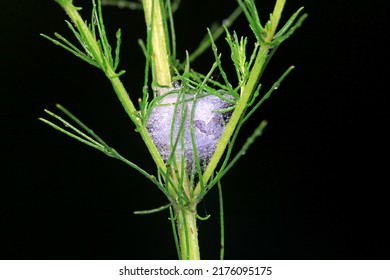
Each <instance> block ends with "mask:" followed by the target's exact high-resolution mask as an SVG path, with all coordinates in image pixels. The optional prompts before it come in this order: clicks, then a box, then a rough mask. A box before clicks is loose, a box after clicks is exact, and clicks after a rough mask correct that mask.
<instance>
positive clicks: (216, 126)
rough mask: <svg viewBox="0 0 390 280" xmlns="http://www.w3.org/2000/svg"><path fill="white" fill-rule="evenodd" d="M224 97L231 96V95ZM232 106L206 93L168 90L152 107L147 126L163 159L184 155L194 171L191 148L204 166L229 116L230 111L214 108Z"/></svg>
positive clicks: (188, 167)
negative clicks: (224, 111)
mask: <svg viewBox="0 0 390 280" xmlns="http://www.w3.org/2000/svg"><path fill="white" fill-rule="evenodd" d="M176 92H177V91H176ZM224 97H225V99H226V98H228V99H231V100H233V97H231V96H230V95H224ZM231 106H232V103H231V102H228V101H226V100H223V99H221V98H220V97H218V96H215V95H210V94H207V93H199V94H185V93H171V94H169V93H168V94H167V95H166V96H164V97H163V98H161V99H160V100H159V101H158V102H157V103H156V104H155V106H154V107H153V109H152V110H151V112H150V115H149V118H148V121H147V129H148V131H149V133H150V136H151V138H152V139H153V141H154V143H155V145H156V147H157V149H158V150H159V152H160V154H161V157H162V158H163V160H164V161H165V162H167V161H168V159H169V158H170V156H171V155H174V156H175V157H176V160H178V159H179V160H180V159H182V156H184V159H185V163H186V167H187V169H189V170H190V171H194V170H195V169H196V166H195V153H194V151H196V152H197V157H198V159H199V161H200V163H201V165H202V168H204V167H205V165H206V164H207V163H208V161H209V159H210V158H211V156H212V155H213V153H214V151H215V148H216V145H217V142H218V140H219V138H220V137H221V136H222V134H223V132H224V130H225V124H226V123H227V121H228V119H229V118H230V115H231V113H229V112H227V113H221V112H216V111H217V110H223V109H226V108H229V107H231ZM192 133H193V138H192V136H191V135H192ZM192 139H194V141H193V140H192Z"/></svg>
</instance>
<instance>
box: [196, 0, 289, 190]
mask: <svg viewBox="0 0 390 280" xmlns="http://www.w3.org/2000/svg"><path fill="white" fill-rule="evenodd" d="M285 2H286V0H277V1H276V4H275V8H274V12H273V14H272V20H271V26H270V29H269V31H268V33H267V35H266V36H265V40H264V43H262V44H261V45H260V50H259V53H258V54H257V56H256V60H255V62H254V65H253V68H252V69H251V71H250V75H249V78H248V81H247V82H246V84H245V85H244V86H242V87H241V97H240V99H239V100H238V102H237V105H236V107H235V109H234V111H233V114H232V116H231V118H230V121H229V122H228V124H227V125H226V128H225V132H224V134H223V135H222V137H221V138H220V140H219V141H218V145H217V148H216V150H215V153H214V155H213V156H212V158H211V160H210V163H209V164H208V166H207V168H206V170H205V171H204V173H203V184H207V182H208V180H209V179H210V178H211V176H212V175H213V173H214V170H215V169H216V167H217V165H218V163H219V161H220V159H221V158H222V156H223V154H224V152H225V149H226V147H227V146H228V144H229V141H230V138H231V137H232V135H233V133H234V131H235V129H236V127H237V125H238V123H239V121H240V119H241V117H242V115H243V113H244V112H245V109H246V107H247V104H248V102H249V100H250V98H251V97H252V95H253V93H254V91H255V90H256V87H257V84H258V81H259V78H260V76H261V73H262V72H263V70H264V67H265V64H266V63H265V62H266V59H267V55H268V53H269V50H270V45H269V43H270V42H271V41H272V39H273V37H274V35H275V31H276V28H277V25H278V23H279V20H280V17H281V14H282V10H283V7H284V4H285ZM200 193H201V186H200V184H199V183H198V185H197V186H196V188H195V191H194V194H195V195H199V194H200Z"/></svg>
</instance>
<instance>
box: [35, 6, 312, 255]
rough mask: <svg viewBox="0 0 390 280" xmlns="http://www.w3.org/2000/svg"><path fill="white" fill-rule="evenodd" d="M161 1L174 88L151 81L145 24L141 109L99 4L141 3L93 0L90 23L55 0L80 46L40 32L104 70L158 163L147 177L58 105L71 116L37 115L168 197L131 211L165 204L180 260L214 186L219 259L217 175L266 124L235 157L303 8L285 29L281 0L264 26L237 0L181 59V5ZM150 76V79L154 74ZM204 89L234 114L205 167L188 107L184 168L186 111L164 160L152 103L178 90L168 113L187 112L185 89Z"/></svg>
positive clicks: (189, 251) (191, 245)
mask: <svg viewBox="0 0 390 280" xmlns="http://www.w3.org/2000/svg"><path fill="white" fill-rule="evenodd" d="M159 1H160V2H159V3H161V6H164V9H162V12H161V16H162V20H163V25H164V38H163V40H165V41H166V44H167V48H168V49H169V52H168V53H169V56H168V57H167V58H163V59H168V62H169V65H170V69H169V70H171V71H170V72H171V73H173V74H174V75H173V77H172V81H173V85H172V87H170V86H167V87H165V88H161V87H156V85H158V84H159V83H158V81H156V80H154V79H155V77H156V76H155V75H154V74H155V73H153V71H154V70H153V65H154V63H155V61H153V59H156V58H153V55H152V54H153V48H155V47H156V46H154V45H153V44H152V28H150V29H149V28H147V32H146V43H144V42H143V41H142V40H140V41H139V43H140V46H141V48H142V50H143V52H144V54H145V69H144V85H143V90H142V97H138V104H139V108H136V107H135V106H134V105H133V103H132V101H131V100H130V98H129V94H128V93H127V91H126V89H125V88H124V86H123V84H122V83H121V81H120V76H121V75H122V74H124V73H125V71H124V70H121V71H118V66H119V62H120V46H121V30H120V29H119V30H118V31H117V33H116V44H115V47H114V48H113V47H111V45H110V43H109V41H108V39H107V34H106V31H105V26H104V22H103V13H102V4H104V5H114V6H117V7H125V8H130V9H141V8H142V6H140V4H139V3H138V2H130V1H124V0H97V2H95V0H92V3H93V7H92V14H91V20H90V23H87V22H86V21H84V20H83V19H82V18H81V16H80V15H79V14H78V12H77V10H78V9H79V8H77V7H75V6H74V5H73V2H72V1H71V0H56V2H58V3H59V4H60V5H61V6H62V7H63V8H64V10H65V11H66V12H67V14H68V15H69V17H70V19H71V22H70V21H66V24H67V25H68V27H69V29H70V30H71V32H72V33H73V35H74V37H75V39H76V41H77V43H78V45H79V46H76V45H75V44H74V43H72V42H71V41H69V40H68V39H66V38H65V37H63V36H62V35H60V34H58V33H54V37H49V36H47V35H42V36H43V37H45V38H47V39H48V40H50V41H51V42H53V43H54V44H56V45H59V46H60V47H62V48H64V49H65V50H67V51H69V52H70V53H72V54H73V55H75V56H76V57H78V58H80V59H81V60H83V61H85V62H87V63H89V64H90V65H92V66H94V67H97V68H99V69H101V70H102V71H103V72H104V74H105V76H106V77H107V78H108V79H109V80H110V82H111V84H112V86H113V89H114V91H115V93H116V94H117V96H118V99H119V101H120V102H121V104H122V106H123V108H124V110H125V111H126V113H127V114H128V116H129V118H130V119H131V121H132V122H133V123H134V125H135V127H136V131H137V132H139V133H140V135H141V137H142V139H143V140H144V142H145V144H146V146H147V148H148V150H149V151H150V154H151V156H152V158H153V160H154V161H155V163H156V167H157V173H156V175H151V174H149V173H148V172H147V171H145V170H144V169H142V168H141V167H139V166H138V165H136V164H134V163H133V162H131V161H129V160H128V159H126V158H124V157H123V156H122V155H120V154H119V153H118V152H117V151H116V150H115V149H114V148H112V147H111V146H109V145H107V144H106V142H104V141H103V140H102V139H101V138H100V137H99V136H98V135H96V134H95V133H94V132H93V131H92V130H91V129H90V128H89V127H87V126H86V125H85V124H84V123H83V122H81V121H80V120H79V119H78V118H76V117H75V116H74V115H73V114H72V113H70V112H69V111H68V110H67V109H65V108H64V107H62V106H60V105H57V108H58V109H59V111H60V112H61V113H62V114H64V115H65V117H66V118H68V119H70V121H68V120H65V119H64V118H63V117H60V116H59V115H57V114H55V113H53V112H51V111H48V110H45V112H46V113H47V114H48V117H50V118H52V120H48V119H45V118H41V119H40V120H41V121H43V122H44V123H46V124H48V125H49V126H51V127H53V128H54V129H56V130H58V131H60V132H62V133H64V134H65V135H67V136H69V137H71V138H73V139H75V140H78V141H79V142H81V143H83V144H85V145H87V146H89V147H92V148H94V149H96V150H99V151H101V152H102V153H104V154H106V155H107V156H110V157H113V158H116V159H118V160H120V161H122V162H124V163H125V164H127V165H129V166H130V167H131V168H134V169H135V170H137V171H139V172H140V173H141V174H142V175H144V176H145V177H146V178H147V179H149V180H150V181H151V182H152V183H153V184H155V185H156V186H157V187H158V188H159V189H160V190H161V191H162V192H163V194H164V195H165V196H166V197H167V199H168V200H169V204H167V205H164V206H162V207H158V208H156V209H152V210H146V211H136V212H135V213H136V214H151V213H155V212H158V211H162V210H165V209H168V208H169V209H170V213H171V214H170V217H171V218H170V219H171V222H172V227H173V231H174V240H175V244H176V246H177V252H178V255H179V258H183V259H188V258H193V257H194V258H196V257H199V252H196V250H198V251H199V249H198V248H197V240H193V239H191V238H192V237H191V236H192V235H191V234H189V232H190V228H191V230H193V223H194V220H195V219H196V216H197V215H196V205H197V204H198V203H199V201H201V200H202V199H203V197H204V196H205V195H206V194H207V193H208V192H209V191H210V189H212V188H213V187H214V186H215V185H218V189H219V198H220V205H221V206H220V208H221V210H220V211H221V216H220V222H221V252H220V258H221V259H223V257H224V246H225V245H224V229H223V201H222V189H221V180H222V178H223V176H224V175H225V174H226V173H227V172H228V171H229V170H230V169H231V168H232V167H233V166H234V165H235V164H236V163H237V161H238V160H239V159H240V157H241V156H242V155H244V154H245V153H246V152H247V150H248V149H249V147H250V146H251V145H252V144H253V143H254V141H255V140H256V139H257V138H258V137H259V136H261V134H262V133H263V130H264V128H265V126H266V124H267V122H266V121H262V122H260V124H259V126H258V127H257V128H256V129H255V130H254V132H253V134H252V135H251V136H250V137H249V138H248V139H247V141H246V142H245V143H244V145H243V146H242V147H241V149H239V150H238V152H237V153H236V154H235V155H233V150H234V149H233V148H234V145H235V142H236V140H237V138H238V135H239V132H240V129H241V128H242V126H243V125H244V124H245V122H246V121H247V120H248V119H249V117H250V116H251V115H253V113H254V112H255V111H256V110H257V109H258V108H259V107H260V106H261V105H262V104H263V103H264V101H265V100H267V99H268V98H269V97H270V95H271V94H272V93H273V92H274V91H275V90H276V89H277V88H278V87H279V86H280V84H281V82H282V81H283V80H284V79H285V78H286V76H287V75H288V74H289V73H290V72H291V70H292V69H293V68H294V67H293V66H291V67H289V68H288V69H287V70H286V71H285V72H284V73H283V74H282V75H281V77H280V78H279V79H278V80H277V81H276V82H275V83H274V85H273V86H272V87H271V88H270V89H268V91H266V92H265V93H264V94H262V93H261V90H262V85H261V83H260V78H261V75H262V73H263V72H264V70H265V68H266V66H267V65H268V63H269V61H270V59H271V58H272V56H273V54H274V53H275V52H276V50H277V49H278V46H279V45H280V44H281V43H282V42H284V41H285V40H286V39H287V38H289V37H290V36H291V35H292V34H293V33H294V32H295V30H296V29H297V28H298V27H299V26H300V25H301V24H302V22H303V20H304V19H305V18H306V15H300V13H301V11H302V8H301V9H299V10H298V11H297V12H296V13H294V14H293V15H292V16H291V17H290V18H289V20H288V21H287V22H286V23H285V24H284V25H283V27H282V28H280V29H279V30H278V24H279V21H280V17H281V13H282V10H283V7H284V2H285V0H276V4H275V9H274V11H273V13H272V14H271V15H270V18H269V20H268V21H267V22H266V23H265V24H264V25H263V24H262V23H261V22H260V18H259V14H258V10H257V8H256V5H255V2H254V0H237V2H238V5H239V7H238V8H237V9H236V10H235V11H233V13H232V14H231V15H230V16H229V17H228V18H227V20H226V21H224V25H219V26H217V27H214V28H211V29H209V30H208V34H207V36H206V38H205V39H204V40H203V41H202V42H201V43H200V44H199V47H198V48H197V49H196V50H195V51H194V52H193V53H191V54H189V53H186V59H185V60H184V61H178V60H177V58H176V53H177V51H176V39H177V38H176V35H175V28H174V20H173V14H174V12H175V11H176V9H177V8H178V6H179V3H180V0H176V1H174V2H172V3H171V1H170V0H167V1H163V0H159ZM162 4H164V5H162ZM241 13H243V14H244V15H245V17H246V18H247V20H248V23H249V27H250V28H251V30H252V31H253V33H254V37H255V40H256V44H255V47H254V48H253V50H251V53H248V50H247V43H248V38H246V37H242V36H239V35H238V34H237V33H236V32H235V31H233V32H231V31H229V27H230V25H231V24H232V23H233V22H234V20H235V19H236V18H237V17H238V16H239V15H240V14H241ZM152 23H153V20H152ZM222 34H226V42H227V44H228V46H229V47H230V58H231V62H230V63H232V65H233V66H234V68H235V72H236V76H237V83H236V84H234V83H232V82H231V81H232V79H231V77H229V75H228V74H227V72H226V71H225V70H224V65H223V64H224V63H226V61H222V55H221V54H220V53H218V48H217V44H216V40H217V39H218V38H219V37H220V36H221V35H222ZM209 48H211V51H212V53H213V55H214V61H213V62H211V63H210V65H211V66H210V70H209V71H208V72H207V73H206V74H202V73H199V72H197V71H196V70H195V69H192V67H191V63H192V62H193V61H194V60H195V59H196V58H198V57H199V56H200V55H201V54H202V53H204V51H205V50H207V49H209ZM162 57H164V56H162ZM157 59H160V58H157ZM214 74H219V75H220V77H221V80H219V81H216V80H213V79H212V76H213V75H214ZM150 77H152V79H151V78H150ZM174 85H179V86H174ZM204 92H207V94H209V95H215V96H217V97H219V98H221V99H224V100H225V101H226V102H229V103H230V104H231V106H229V107H228V108H225V109H221V110H217V112H219V113H226V112H231V113H232V115H231V118H230V120H229V122H228V123H227V124H226V128H225V132H224V134H223V135H222V137H221V138H220V140H219V142H218V145H217V149H216V151H215V153H214V154H213V156H212V157H211V159H210V161H209V162H208V164H207V166H203V165H202V164H203V163H202V162H201V160H200V159H199V157H198V151H197V147H196V145H195V133H194V128H193V127H194V125H193V121H194V113H193V112H194V110H193V109H194V107H193V108H191V112H192V113H191V117H190V122H191V125H190V127H191V130H190V133H191V143H192V148H193V153H194V155H195V171H194V172H192V171H191V172H189V171H188V168H186V162H185V157H184V150H183V147H184V136H183V135H184V122H185V119H184V117H185V116H186V115H187V114H186V113H183V114H181V118H182V119H181V120H180V123H181V126H180V129H179V132H178V135H179V136H176V135H173V131H174V129H171V131H172V132H171V154H170V156H169V158H168V160H167V161H166V162H164V161H163V160H162V158H161V156H160V154H159V152H158V150H157V148H156V146H155V144H154V143H153V141H152V139H151V137H150V135H149V133H148V131H147V128H146V125H147V120H148V118H149V115H150V113H151V112H152V110H153V108H154V107H155V106H156V105H157V104H158V102H159V101H160V100H161V99H162V98H164V97H166V96H167V95H169V94H177V95H178V96H179V99H178V100H179V101H178V102H176V103H175V106H174V107H175V108H174V110H175V112H178V111H179V110H181V111H183V112H186V110H188V108H186V106H185V99H186V96H188V94H190V95H191V96H193V98H192V99H193V100H194V101H196V99H197V98H198V96H199V94H200V93H204ZM227 95H230V96H232V98H228V97H226V96H227ZM151 97H153V98H151ZM193 106H195V102H193ZM176 116H177V114H176V113H174V118H173V120H172V128H173V124H174V123H175V118H176ZM178 147H182V148H181V149H182V150H179V149H180V148H178ZM178 153H179V154H180V155H181V156H180V157H178V156H177V155H178ZM172 209H173V210H174V212H175V215H174V214H173V210H172ZM198 218H199V217H198ZM175 221H176V223H178V231H176V230H175ZM181 223H183V224H181ZM179 224H180V226H179ZM195 229H196V226H195ZM196 238H197V237H196ZM194 250H195V251H194Z"/></svg>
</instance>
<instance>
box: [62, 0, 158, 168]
mask: <svg viewBox="0 0 390 280" xmlns="http://www.w3.org/2000/svg"><path fill="white" fill-rule="evenodd" d="M57 2H58V3H59V4H60V5H61V6H62V8H63V9H64V10H65V12H66V13H67V14H68V16H69V18H70V19H71V20H72V22H73V23H74V24H75V25H76V27H77V28H78V30H79V32H80V33H82V34H83V36H84V39H85V41H86V42H88V46H89V51H90V52H91V54H92V56H93V58H94V59H95V60H96V62H97V63H98V64H99V65H105V70H104V72H105V74H106V76H107V77H108V78H109V80H110V82H111V85H112V87H113V89H114V91H115V93H116V94H117V96H118V99H119V101H120V102H121V104H122V106H123V108H124V109H125V111H126V113H127V115H128V116H129V117H130V119H131V120H132V121H133V123H134V124H135V126H136V128H137V131H138V132H139V133H140V134H141V137H142V139H143V140H144V142H145V144H146V146H147V148H148V150H149V152H150V154H151V155H152V158H153V160H154V161H155V163H156V165H157V166H158V168H159V169H160V170H161V171H162V172H165V170H166V166H165V164H164V161H163V160H162V158H161V156H160V154H159V152H158V150H157V148H156V146H155V145H154V143H153V140H152V139H151V138H150V135H149V133H148V131H147V129H146V127H145V126H143V125H142V122H141V119H140V118H138V117H137V115H138V112H137V110H136V108H135V106H134V104H133V102H132V101H131V99H130V97H129V94H128V93H127V91H126V89H125V87H124V86H123V84H122V82H121V80H120V79H119V77H118V75H117V74H116V72H115V70H114V69H113V67H112V66H111V65H110V63H109V61H108V59H107V58H106V57H105V56H104V55H103V54H102V52H101V50H100V48H99V45H98V43H97V41H96V39H95V37H94V36H93V34H92V33H91V31H90V30H89V28H88V26H87V24H86V23H85V22H84V20H83V19H82V18H81V16H80V14H79V13H78V11H77V10H78V9H77V8H76V7H75V6H74V5H73V3H72V1H71V0H57Z"/></svg>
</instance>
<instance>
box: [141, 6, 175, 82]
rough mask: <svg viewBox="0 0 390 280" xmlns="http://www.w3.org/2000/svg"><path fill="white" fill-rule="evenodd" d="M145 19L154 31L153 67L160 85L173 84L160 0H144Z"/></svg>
mask: <svg viewBox="0 0 390 280" xmlns="http://www.w3.org/2000/svg"><path fill="white" fill-rule="evenodd" d="M142 4H143V6H144V12H145V20H146V25H147V27H148V28H151V32H152V67H153V74H154V75H155V79H156V82H157V83H158V84H159V85H160V86H171V74H170V67H169V56H168V51H167V42H166V39H167V37H166V36H165V31H164V21H163V18H162V12H161V5H160V0H142Z"/></svg>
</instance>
